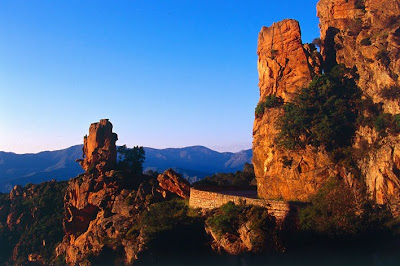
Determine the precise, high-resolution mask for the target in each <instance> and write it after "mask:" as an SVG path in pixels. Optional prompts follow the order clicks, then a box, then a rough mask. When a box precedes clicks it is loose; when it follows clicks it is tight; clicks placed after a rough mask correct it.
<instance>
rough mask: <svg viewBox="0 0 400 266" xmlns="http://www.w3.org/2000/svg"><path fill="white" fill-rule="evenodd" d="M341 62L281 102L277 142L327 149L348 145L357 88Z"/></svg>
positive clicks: (292, 146) (351, 130)
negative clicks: (293, 95)
mask: <svg viewBox="0 0 400 266" xmlns="http://www.w3.org/2000/svg"><path fill="white" fill-rule="evenodd" d="M348 71H349V70H346V69H345V68H344V67H343V66H336V67H335V68H333V69H332V70H331V72H330V73H327V74H323V75H320V76H316V77H315V78H314V79H313V80H312V82H311V83H310V85H309V86H308V87H307V88H303V89H302V90H301V91H300V93H299V94H298V95H297V96H296V97H295V98H294V100H293V102H292V103H287V104H285V105H284V113H283V115H282V117H280V119H279V120H278V122H277V127H278V128H279V130H280V132H279V134H278V136H277V142H278V144H279V145H281V146H283V147H284V148H287V149H292V150H293V149H298V148H304V147H305V146H306V145H312V146H314V147H320V146H323V147H325V149H326V150H327V151H332V150H334V149H336V148H339V147H345V146H349V145H351V141H352V138H353V135H354V133H355V129H356V127H355V123H356V118H357V115H358V112H357V110H356V104H357V101H358V100H359V99H360V95H361V92H360V90H359V89H358V87H357V86H356V84H355V82H354V80H353V79H350V78H348V77H347V76H346V72H348Z"/></svg>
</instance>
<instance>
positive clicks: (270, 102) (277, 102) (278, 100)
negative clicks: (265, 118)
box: [255, 94, 283, 117]
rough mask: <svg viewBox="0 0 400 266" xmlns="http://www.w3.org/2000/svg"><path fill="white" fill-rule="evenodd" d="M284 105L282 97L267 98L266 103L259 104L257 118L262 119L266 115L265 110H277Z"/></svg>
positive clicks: (272, 96) (256, 112)
mask: <svg viewBox="0 0 400 266" xmlns="http://www.w3.org/2000/svg"><path fill="white" fill-rule="evenodd" d="M282 104H283V99H282V97H279V96H276V95H273V94H271V95H268V96H266V97H265V100H264V101H261V102H259V103H258V104H257V107H256V110H255V115H256V117H261V116H262V115H263V114H264V110H265V109H266V108H275V107H279V106H281V105H282Z"/></svg>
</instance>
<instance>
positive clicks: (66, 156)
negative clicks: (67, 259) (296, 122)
mask: <svg viewBox="0 0 400 266" xmlns="http://www.w3.org/2000/svg"><path fill="white" fill-rule="evenodd" d="M144 149H145V152H146V161H145V163H144V170H145V171H147V170H153V171H158V172H162V171H164V170H165V169H167V168H173V169H174V170H175V171H177V172H179V173H181V174H183V175H184V176H185V178H187V179H188V180H189V181H192V182H193V181H196V180H199V179H202V178H204V177H205V176H208V175H211V174H213V173H217V172H221V173H222V172H226V173H228V172H235V171H238V170H242V169H243V165H244V164H245V163H250V162H251V158H252V150H251V149H250V150H244V151H241V152H237V153H232V152H222V153H221V152H217V151H214V150H211V149H208V148H206V147H203V146H192V147H185V148H168V149H154V148H147V147H145V148H144ZM79 158H82V145H76V146H72V147H69V148H67V149H63V150H57V151H44V152H39V153H35V154H32V153H29V154H15V153H12V152H2V151H0V192H8V191H10V190H11V188H12V187H13V186H14V185H17V184H20V185H23V186H24V185H25V184H27V183H41V182H43V181H48V180H51V179H56V180H58V181H60V180H68V179H69V178H71V177H75V176H76V175H78V174H80V173H82V172H83V170H82V168H81V167H80V166H79V164H78V163H76V162H75V160H76V159H79Z"/></svg>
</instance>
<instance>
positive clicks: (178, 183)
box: [157, 168, 190, 199]
mask: <svg viewBox="0 0 400 266" xmlns="http://www.w3.org/2000/svg"><path fill="white" fill-rule="evenodd" d="M157 181H158V186H159V187H160V192H161V193H162V194H163V195H165V197H166V196H167V192H168V193H172V194H176V195H178V196H179V197H181V198H184V199H189V196H190V184H189V182H188V181H187V180H186V179H184V178H183V177H182V176H181V175H180V174H178V173H176V172H175V171H174V170H172V169H171V168H169V169H167V170H165V171H164V173H162V174H159V175H158V177H157Z"/></svg>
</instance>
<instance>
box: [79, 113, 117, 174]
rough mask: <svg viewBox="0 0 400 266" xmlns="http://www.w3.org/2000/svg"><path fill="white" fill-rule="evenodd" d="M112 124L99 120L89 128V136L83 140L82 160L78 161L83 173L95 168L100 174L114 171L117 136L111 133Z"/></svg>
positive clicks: (106, 120) (105, 120)
mask: <svg viewBox="0 0 400 266" xmlns="http://www.w3.org/2000/svg"><path fill="white" fill-rule="evenodd" d="M112 128H113V126H112V124H111V123H110V122H109V121H108V119H101V120H100V122H98V123H93V124H91V125H90V128H89V135H87V136H85V137H84V139H83V158H84V159H82V160H78V161H79V164H80V165H81V166H82V168H83V169H84V170H85V171H88V170H89V169H91V168H93V167H96V169H97V170H98V171H100V172H104V171H109V170H111V169H114V167H115V164H116V162H117V148H116V146H115V142H116V141H117V140H118V136H117V134H115V133H113V132H112Z"/></svg>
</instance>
